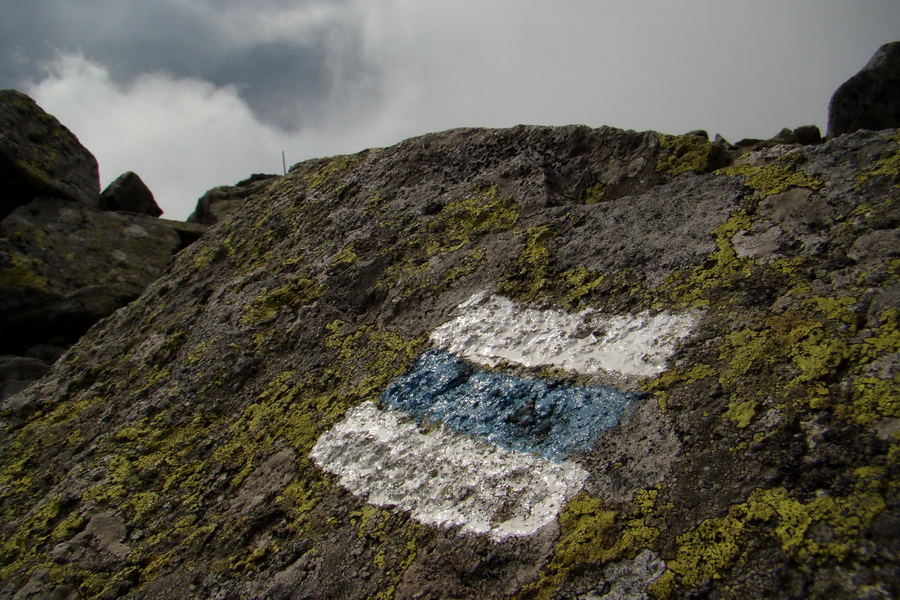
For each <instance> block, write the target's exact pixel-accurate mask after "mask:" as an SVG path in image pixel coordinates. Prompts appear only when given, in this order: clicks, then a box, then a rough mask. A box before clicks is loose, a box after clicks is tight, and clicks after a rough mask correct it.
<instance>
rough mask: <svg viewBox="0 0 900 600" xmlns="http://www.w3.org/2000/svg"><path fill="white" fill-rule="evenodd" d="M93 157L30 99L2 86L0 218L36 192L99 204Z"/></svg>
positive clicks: (65, 129)
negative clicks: (3, 88)
mask: <svg viewBox="0 0 900 600" xmlns="http://www.w3.org/2000/svg"><path fill="white" fill-rule="evenodd" d="M99 193H100V177H99V173H98V168H97V160H96V159H95V158H94V156H93V155H92V154H91V153H90V152H89V151H88V150H87V149H86V148H85V147H84V146H82V145H81V143H80V142H79V141H78V139H77V138H76V137H75V136H74V135H73V134H72V132H71V131H69V130H68V129H67V128H66V127H64V126H63V125H62V124H61V123H60V122H59V121H57V120H56V118H55V117H53V116H52V115H48V114H47V113H46V112H44V111H43V109H41V107H40V106H38V105H37V104H36V103H35V102H34V100H32V99H31V98H29V97H28V96H26V95H25V94H23V93H21V92H18V91H16V90H0V218H2V217H4V216H6V215H7V214H9V212H10V211H12V210H13V209H14V208H15V207H17V206H22V205H23V204H27V203H29V202H31V200H32V199H34V198H35V197H37V196H53V197H56V198H65V199H67V200H73V201H75V202H79V203H81V204H84V205H85V206H92V207H96V206H97V196H98V194H99Z"/></svg>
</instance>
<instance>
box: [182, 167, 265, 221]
mask: <svg viewBox="0 0 900 600" xmlns="http://www.w3.org/2000/svg"><path fill="white" fill-rule="evenodd" d="M277 178H278V176H277V175H266V174H262V173H256V174H254V175H251V176H250V177H248V178H247V179H244V180H242V181H239V182H238V183H236V184H235V185H222V186H219V187H214V188H212V189H211V190H209V191H207V192H206V193H205V194H203V196H201V197H200V199H199V200H198V201H197V208H195V209H194V212H193V213H192V214H191V216H189V217H188V222H189V223H201V224H203V225H212V224H214V223H218V222H219V221H222V220H224V219H225V218H226V217H227V216H228V215H230V214H231V213H233V212H234V211H236V210H237V209H238V208H240V207H241V206H242V205H243V204H244V201H245V200H246V199H247V198H249V197H250V196H253V195H254V194H258V193H260V192H262V191H264V190H265V189H267V188H268V187H269V186H271V185H272V184H273V183H274V182H275V181H276V180H277Z"/></svg>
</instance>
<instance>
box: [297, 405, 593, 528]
mask: <svg viewBox="0 0 900 600" xmlns="http://www.w3.org/2000/svg"><path fill="white" fill-rule="evenodd" d="M311 456H312V458H313V460H315V462H316V464H318V465H319V466H320V467H321V468H322V469H324V470H325V471H327V472H329V473H332V474H334V475H336V476H337V477H338V479H339V482H340V485H341V486H343V487H344V488H345V489H347V490H349V491H350V492H352V493H353V494H355V495H356V496H359V497H361V498H363V499H365V500H366V501H367V502H369V503H370V504H374V505H376V506H392V507H395V508H398V509H400V510H403V511H407V512H408V513H409V514H410V516H412V517H413V518H414V519H416V520H417V521H419V522H421V523H424V524H428V525H438V526H444V527H459V528H460V532H461V533H476V534H488V535H490V536H491V537H492V538H493V539H495V540H502V539H504V538H508V537H513V536H527V535H531V534H533V533H535V532H536V531H538V530H539V529H541V528H542V527H544V526H546V525H547V524H548V523H551V522H553V521H554V520H555V519H556V516H557V514H559V511H560V510H561V509H562V507H563V506H564V505H565V503H566V501H567V500H568V499H569V498H570V497H571V496H572V495H574V494H575V493H577V492H578V490H580V489H581V487H582V485H583V484H584V482H585V480H586V479H587V477H588V474H587V472H586V471H584V469H582V468H581V467H580V466H578V465H577V464H575V463H572V462H567V463H562V464H558V463H554V462H552V461H549V460H546V459H544V458H540V457H537V456H534V455H531V454H527V453H522V452H509V451H507V450H503V449H502V448H498V447H496V446H494V445H491V444H488V443H485V442H482V441H479V440H476V439H473V438H470V437H468V436H465V435H460V434H456V433H453V432H452V431H450V430H449V429H447V428H445V427H437V428H434V429H431V430H422V429H421V428H420V427H419V426H417V425H416V423H415V421H414V420H413V419H412V417H410V416H407V415H403V414H402V413H398V412H396V411H390V410H384V409H381V408H378V406H376V405H375V403H374V402H371V401H368V402H364V403H362V404H361V405H359V406H357V407H356V408H354V409H352V410H350V411H349V412H348V413H347V415H346V417H345V418H344V420H343V421H341V422H340V423H338V424H337V425H335V427H333V428H332V429H331V430H330V431H328V432H326V433H325V434H323V435H322V436H321V437H320V438H319V441H318V442H317V443H316V445H315V447H314V448H313V450H312V453H311Z"/></svg>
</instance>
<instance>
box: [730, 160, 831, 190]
mask: <svg viewBox="0 0 900 600" xmlns="http://www.w3.org/2000/svg"><path fill="white" fill-rule="evenodd" d="M717 172H718V173H720V174H722V175H728V176H730V177H743V178H745V181H744V183H745V184H746V185H747V187H750V188H753V189H754V190H756V191H757V196H758V197H759V199H763V198H767V197H769V196H774V195H775V194H781V193H784V192H786V191H787V190H789V189H790V188H794V187H802V188H809V189H811V190H818V189H819V188H821V187H822V186H823V185H824V184H823V183H822V180H820V179H817V178H815V177H811V176H809V175H807V174H806V173H804V172H803V171H801V170H800V169H799V168H798V165H797V164H796V161H792V160H780V161H775V162H771V163H768V164H762V165H733V166H730V167H726V168H724V169H720V170H719V171H717Z"/></svg>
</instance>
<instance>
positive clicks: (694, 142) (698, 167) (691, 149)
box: [656, 135, 727, 176]
mask: <svg viewBox="0 0 900 600" xmlns="http://www.w3.org/2000/svg"><path fill="white" fill-rule="evenodd" d="M659 146H660V148H662V149H664V150H667V152H664V153H663V155H662V156H661V157H660V159H659V161H658V162H657V163H656V172H657V173H666V174H668V175H672V176H676V175H681V174H682V173H687V172H690V171H692V172H695V173H706V172H708V171H711V170H712V169H716V168H718V167H720V166H722V164H723V163H725V164H727V162H726V161H727V155H726V154H725V151H724V150H722V149H721V148H720V147H718V146H716V145H715V144H712V143H710V142H709V140H707V139H704V138H702V137H699V136H695V135H678V136H675V135H661V136H660V137H659Z"/></svg>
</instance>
